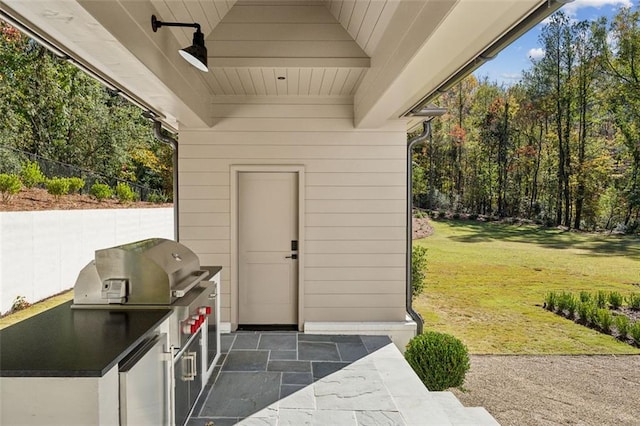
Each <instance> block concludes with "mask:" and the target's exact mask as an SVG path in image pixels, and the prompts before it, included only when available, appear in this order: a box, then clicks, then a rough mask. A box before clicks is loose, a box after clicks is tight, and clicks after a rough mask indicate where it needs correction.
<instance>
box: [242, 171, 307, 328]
mask: <svg viewBox="0 0 640 426" xmlns="http://www.w3.org/2000/svg"><path fill="white" fill-rule="evenodd" d="M297 239H298V174H297V173H295V172H291V173H289V172H273V173H271V172H241V173H239V175H238V255H239V256H238V261H239V265H238V289H239V290H238V291H239V294H238V296H239V297H238V299H239V306H238V322H239V324H244V325H249V324H263V325H264V324H297V323H298V279H297V277H298V272H297V268H298V262H297V260H296V259H295V258H296V257H297V256H292V255H296V254H297V252H296V251H292V245H291V244H292V243H291V242H292V241H297Z"/></svg>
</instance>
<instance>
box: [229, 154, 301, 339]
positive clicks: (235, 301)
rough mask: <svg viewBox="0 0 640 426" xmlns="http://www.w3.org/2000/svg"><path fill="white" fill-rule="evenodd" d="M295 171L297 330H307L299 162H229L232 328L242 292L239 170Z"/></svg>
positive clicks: (237, 319) (234, 328)
mask: <svg viewBox="0 0 640 426" xmlns="http://www.w3.org/2000/svg"><path fill="white" fill-rule="evenodd" d="M246 172H256V173H260V172H262V173H278V172H280V173H295V174H296V175H297V179H298V330H299V331H304V253H305V244H304V242H305V235H304V230H305V221H304V219H305V208H304V206H305V176H304V166H303V165H299V164H291V165H289V164H283V165H278V164H233V165H231V166H230V170H229V173H230V176H229V177H230V179H229V181H230V184H231V194H230V196H231V271H230V278H231V289H230V290H231V298H230V299H231V300H230V302H231V330H236V329H237V328H238V321H239V311H238V307H239V303H240V302H239V299H240V298H239V293H240V291H239V290H240V287H239V282H238V271H239V266H240V265H239V256H238V249H239V248H238V244H239V239H238V213H239V212H238V199H239V194H238V190H239V186H238V176H239V174H240V173H246Z"/></svg>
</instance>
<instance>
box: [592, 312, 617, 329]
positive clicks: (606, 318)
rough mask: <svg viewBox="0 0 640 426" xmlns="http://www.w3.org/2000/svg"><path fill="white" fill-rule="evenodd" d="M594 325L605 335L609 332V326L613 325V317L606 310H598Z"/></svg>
mask: <svg viewBox="0 0 640 426" xmlns="http://www.w3.org/2000/svg"><path fill="white" fill-rule="evenodd" d="M596 324H597V325H598V327H600V329H601V330H602V331H606V332H607V333H608V332H609V331H611V325H612V324H613V315H611V311H609V310H608V309H598V310H597V311H596Z"/></svg>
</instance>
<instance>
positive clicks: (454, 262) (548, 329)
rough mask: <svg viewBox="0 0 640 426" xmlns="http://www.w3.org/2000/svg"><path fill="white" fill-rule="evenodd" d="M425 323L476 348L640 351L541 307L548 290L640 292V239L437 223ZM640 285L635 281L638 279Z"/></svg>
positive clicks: (421, 307)
mask: <svg viewBox="0 0 640 426" xmlns="http://www.w3.org/2000/svg"><path fill="white" fill-rule="evenodd" d="M432 225H433V226H434V228H435V232H434V234H433V235H431V236H430V237H428V238H425V239H422V240H419V241H416V242H414V244H420V245H423V246H425V247H427V249H428V253H427V259H428V270H427V280H426V287H425V291H424V293H423V295H422V296H421V297H419V298H418V299H417V300H416V301H414V307H415V308H416V309H417V310H418V312H420V313H421V314H422V315H423V316H424V318H425V329H433V330H438V331H443V332H447V333H451V334H453V335H455V336H457V337H458V338H460V339H461V340H462V341H463V342H464V343H465V344H466V345H467V346H468V347H469V351H470V352H471V353H475V354H628V353H640V351H639V350H638V349H636V348H633V347H631V346H629V345H627V344H623V343H620V342H618V341H617V340H615V339H614V338H613V337H610V336H607V335H604V334H600V333H598V332H596V331H593V330H590V329H588V328H586V327H583V326H580V325H578V324H575V323H573V322H572V321H569V320H567V319H564V318H562V317H560V316H558V315H555V314H552V313H550V312H547V311H545V310H544V309H542V308H541V305H542V303H543V300H544V295H545V294H546V293H547V292H548V291H562V290H564V291H571V292H575V293H579V292H580V291H582V290H586V291H590V292H595V291H597V290H605V291H612V290H617V291H619V292H621V293H622V294H624V295H627V294H629V293H630V292H634V291H635V292H640V287H639V286H638V285H640V239H639V238H637V237H620V236H611V235H594V234H581V233H574V232H563V231H560V230H557V229H544V228H538V227H533V226H511V225H501V224H495V223H480V222H472V221H441V222H432ZM634 284H636V285H634Z"/></svg>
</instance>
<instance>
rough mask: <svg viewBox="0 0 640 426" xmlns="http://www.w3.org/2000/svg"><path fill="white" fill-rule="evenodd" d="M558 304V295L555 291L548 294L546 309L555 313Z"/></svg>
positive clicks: (545, 299)
mask: <svg viewBox="0 0 640 426" xmlns="http://www.w3.org/2000/svg"><path fill="white" fill-rule="evenodd" d="M557 304H558V295H557V294H556V293H555V292H553V291H550V292H548V293H547V295H546V296H545V297H544V307H545V309H547V310H548V311H551V312H553V311H555V309H556V306H557Z"/></svg>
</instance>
